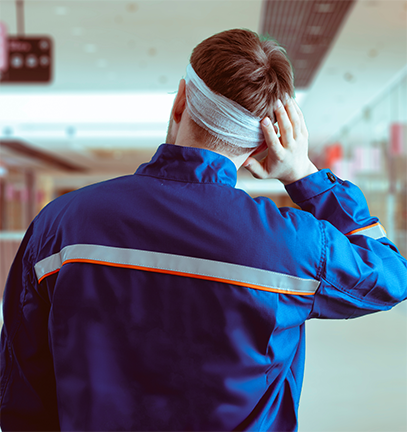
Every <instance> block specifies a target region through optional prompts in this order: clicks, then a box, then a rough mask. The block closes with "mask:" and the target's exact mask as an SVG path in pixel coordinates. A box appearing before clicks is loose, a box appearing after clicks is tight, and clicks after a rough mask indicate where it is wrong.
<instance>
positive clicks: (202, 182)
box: [134, 173, 236, 189]
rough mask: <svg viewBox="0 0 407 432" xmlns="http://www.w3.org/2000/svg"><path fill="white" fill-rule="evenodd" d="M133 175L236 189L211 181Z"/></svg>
mask: <svg viewBox="0 0 407 432" xmlns="http://www.w3.org/2000/svg"><path fill="white" fill-rule="evenodd" d="M134 175H137V176H141V177H151V178H154V179H157V180H168V181H174V182H179V183H187V184H188V183H193V184H209V185H213V186H221V187H228V188H232V189H236V187H235V186H232V185H230V184H226V183H219V182H213V181H199V180H181V179H177V178H170V177H158V176H153V175H151V174H139V173H135V174H134Z"/></svg>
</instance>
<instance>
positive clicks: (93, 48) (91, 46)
mask: <svg viewBox="0 0 407 432" xmlns="http://www.w3.org/2000/svg"><path fill="white" fill-rule="evenodd" d="M83 49H84V50H85V52H87V53H90V54H91V53H94V52H96V51H97V47H96V45H94V44H86V45H85V46H84V47H83Z"/></svg>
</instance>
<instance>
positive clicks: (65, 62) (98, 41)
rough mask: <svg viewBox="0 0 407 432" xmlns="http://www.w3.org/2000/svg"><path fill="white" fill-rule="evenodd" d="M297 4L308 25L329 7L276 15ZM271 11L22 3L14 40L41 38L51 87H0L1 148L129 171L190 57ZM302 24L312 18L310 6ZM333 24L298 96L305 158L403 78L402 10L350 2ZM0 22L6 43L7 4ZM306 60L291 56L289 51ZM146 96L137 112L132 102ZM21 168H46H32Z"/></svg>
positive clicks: (188, 1) (162, 118)
mask: <svg viewBox="0 0 407 432" xmlns="http://www.w3.org/2000/svg"><path fill="white" fill-rule="evenodd" d="M304 2H305V3H306V4H307V6H309V5H310V4H311V3H314V4H316V6H315V8H319V12H318V10H317V9H316V10H315V12H314V14H317V13H321V10H322V11H323V10H325V13H324V15H325V16H327V14H329V4H332V1H328V0H327V1H325V2H324V1H314V2H312V1H311V0H304V1H303V2H298V1H296V0H295V1H294V0H293V1H291V0H285V1H284V4H288V3H290V4H293V3H297V4H300V3H304ZM270 3H272V5H271V6H273V7H274V11H275V10H277V9H278V7H280V6H281V5H282V4H283V2H280V1H272V2H270V1H268V2H263V1H261V0H244V1H239V0H222V1H212V0H166V1H158V0H148V1H122V0H114V1H109V0H106V1H104V0H85V1H84V0H71V1H59V0H53V1H36V0H26V1H25V2H24V18H25V19H24V30H25V34H26V35H51V36H52V38H53V40H54V48H55V52H54V54H55V64H54V74H53V75H54V79H53V81H52V83H51V84H49V85H4V84H2V85H0V134H1V135H0V138H1V139H7V140H22V141H25V142H26V143H29V144H31V145H33V146H35V148H36V149H37V150H38V151H42V152H46V153H49V154H52V155H54V156H58V157H59V158H63V159H64V160H66V161H67V163H70V164H77V165H78V166H80V167H84V168H87V169H88V171H89V174H91V175H93V176H94V177H95V176H101V177H103V176H112V175H117V174H122V173H129V172H134V171H135V169H136V167H137V166H138V165H139V164H140V163H141V162H144V161H146V160H148V159H149V158H150V156H151V154H152V153H153V152H154V149H155V148H156V147H157V146H158V145H159V144H160V143H161V142H163V141H164V139H165V130H166V123H167V120H166V118H167V117H168V115H169V109H170V106H171V101H172V99H173V97H174V96H173V95H174V92H175V91H176V89H177V86H178V82H179V80H180V78H181V77H182V76H183V75H184V74H185V68H186V65H187V64H188V60H189V56H190V53H191V51H192V49H193V48H194V47H195V46H196V45H197V44H198V43H199V42H201V41H202V40H203V39H205V38H207V37H209V36H210V35H212V34H214V33H217V32H220V31H222V30H225V29H230V28H249V29H251V30H254V31H258V32H260V31H263V30H264V29H265V19H266V17H267V16H269V15H267V14H270V11H269V10H268V9H267V8H269V9H270ZM347 3H352V2H347ZM324 4H326V6H324ZM274 13H275V12H274ZM308 14H309V16H311V18H312V16H313V15H312V14H313V13H312V11H311V12H310V8H309V7H308ZM344 16H345V19H344V21H343V22H342V23H341V22H339V21H338V23H337V24H338V25H337V32H336V33H333V36H332V37H333V39H332V43H331V45H328V46H327V47H326V49H325V52H324V53H323V56H322V57H321V59H320V61H319V63H318V62H316V63H315V61H314V65H316V66H315V70H314V71H313V75H312V77H311V79H309V80H308V82H306V81H304V82H305V85H306V87H305V88H301V89H300V90H299V91H298V92H297V99H298V100H299V103H300V106H301V108H302V110H303V112H304V115H305V118H306V121H307V125H308V129H309V135H310V146H311V148H320V147H321V146H322V145H323V144H324V143H326V142H328V141H329V138H330V137H332V136H333V135H334V133H335V132H337V131H338V130H340V128H341V127H343V125H345V124H346V123H348V122H349V121H350V120H351V119H352V118H353V117H355V116H356V115H357V114H358V113H360V112H361V110H363V109H364V107H365V106H366V105H367V104H368V103H369V101H371V100H373V98H374V97H376V96H377V95H378V94H379V93H380V92H382V91H383V90H384V89H385V88H386V86H387V85H388V84H389V83H390V82H391V81H392V79H394V77H395V76H396V75H397V74H400V73H402V72H403V70H407V69H406V65H407V33H406V32H407V2H406V1H403V0H382V1H370V0H358V1H355V2H353V4H352V5H351V7H349V10H347V11H346V14H345V15H344ZM0 21H2V22H4V23H6V25H7V27H8V33H9V34H10V35H15V34H16V33H17V19H16V6H15V2H14V1H11V0H0ZM314 21H315V19H314ZM269 22H271V21H270V20H269ZM284 22H285V29H286V30H287V29H290V28H293V20H291V21H290V19H289V17H288V18H287V16H286V17H285V21H284ZM296 23H297V24H296V26H297V28H300V29H301V35H303V36H302V37H301V38H300V41H301V40H304V45H309V43H308V42H309V35H308V39H307V32H308V33H311V34H312V33H313V32H314V33H315V31H316V29H315V24H313V25H311V26H310V23H309V20H308V21H306V20H303V21H298V20H297V21H296ZM290 26H291V27H290ZM301 26H302V27H301ZM269 27H270V25H269ZM280 30H281V29H280ZM283 30H284V29H283ZM269 32H270V33H271V34H272V26H271V28H270V30H269ZM286 32H287V31H286ZM307 41H308V42H307ZM287 48H288V47H287ZM311 51H312V50H310V49H308V53H307V49H306V48H301V47H300V48H299V51H298V52H301V53H302V55H307V54H309V55H311V54H312V52H311ZM294 66H295V64H294ZM297 70H298V68H297ZM46 97H48V99H46ZM61 97H62V98H61ZM143 97H144V99H143ZM146 97H147V98H148V100H149V102H148V103H146V102H143V101H145V98H146ZM155 97H156V98H157V99H154V98H155ZM44 98H45V99H44ZM140 98H141V99H140ZM72 100H73V101H74V102H73V103H72ZM78 101H80V102H78ZM107 101H109V102H107ZM154 101H155V102H154ZM158 112H159V113H158ZM157 113H158V114H157ZM147 117H148V118H147ZM140 119H144V120H140ZM154 130H156V131H159V133H157V132H156V133H154ZM86 131H87V132H86ZM123 131H127V133H123ZM51 132H52V133H51ZM1 156H2V159H3V161H5V162H6V163H7V164H9V165H12V164H16V165H18V164H24V165H27V164H29V163H30V162H29V160H28V159H27V158H20V157H19V155H18V153H16V152H13V151H12V150H11V149H10V148H7V149H5V148H2V153H1ZM22 161H23V162H22ZM32 164H33V166H34V167H36V168H38V166H41V167H43V168H44V169H45V167H46V166H47V164H46V163H45V162H44V163H42V162H38V160H37V161H32ZM54 175H57V172H56V171H55V172H54ZM58 175H61V176H62V175H63V172H61V171H58Z"/></svg>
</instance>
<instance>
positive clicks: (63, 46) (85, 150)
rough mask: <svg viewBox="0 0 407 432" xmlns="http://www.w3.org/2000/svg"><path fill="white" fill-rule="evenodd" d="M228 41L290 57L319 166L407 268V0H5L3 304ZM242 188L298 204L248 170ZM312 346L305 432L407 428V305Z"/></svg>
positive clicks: (0, 165)
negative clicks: (27, 246) (42, 215)
mask: <svg viewBox="0 0 407 432" xmlns="http://www.w3.org/2000/svg"><path fill="white" fill-rule="evenodd" d="M231 28H248V29H251V30H254V31H256V32H258V33H260V34H263V35H266V34H267V35H270V36H271V37H273V38H276V39H277V40H278V41H279V42H280V43H281V44H282V45H283V46H284V47H285V48H286V50H287V53H288V55H289V57H290V59H291V62H292V65H293V69H294V76H295V85H296V99H297V101H298V103H299V105H300V107H301V109H302V110H303V113H304V116H305V118H306V122H307V126H308V129H309V136H310V155H311V158H312V160H313V161H314V163H315V164H316V165H317V166H318V168H331V169H332V170H333V171H334V172H335V173H336V174H337V175H338V176H339V177H341V178H342V179H346V180H350V181H352V182H354V183H355V184H357V185H358V186H359V187H360V188H361V189H362V191H363V192H364V193H365V196H366V198H367V201H368V204H369V208H370V210H371V213H372V214H374V215H375V216H378V217H379V218H380V220H381V222H382V224H383V225H384V227H385V229H386V231H387V235H388V237H389V238H390V240H392V241H393V242H394V243H395V244H396V245H397V246H398V248H399V249H400V251H401V253H402V254H403V255H404V256H406V255H407V143H406V140H407V2H406V1H402V0H382V1H370V0H355V1H347V0H346V1H345V0H344V1H330V0H303V1H296V0H285V1H281V0H275V1H270V0H243V1H239V0H221V1H212V0H182V1H179V0H166V1H158V0H148V1H146V0H145V1H139V0H137V1H122V0H106V1H105V0H66V1H60V0H53V1H51V0H49V1H37V0H25V1H18V0H17V1H15V0H0V158H1V160H0V254H1V256H0V298H1V295H2V291H3V289H4V284H5V280H6V276H7V272H8V269H9V267H10V264H11V262H12V259H13V256H14V255H15V253H16V250H17V248H18V245H19V242H20V241H21V239H22V236H23V234H24V231H25V230H26V229H27V227H28V225H29V223H30V221H31V220H32V219H33V218H34V217H35V215H36V214H37V213H38V212H39V211H40V210H41V208H43V206H44V205H46V204H47V203H48V202H49V201H50V200H52V199H54V198H55V197H57V196H59V195H61V194H64V193H67V192H69V191H72V190H74V189H77V188H79V187H83V186H85V185H87V184H90V183H94V182H97V181H102V180H105V179H108V178H112V177H116V176H120V175H125V174H132V173H134V171H135V170H136V168H137V167H138V166H139V165H140V164H141V163H143V162H146V161H148V160H149V159H150V158H151V156H152V155H153V153H154V152H155V149H156V148H157V146H158V145H159V144H161V143H163V142H164V141H165V136H166V129H167V124H168V118H169V113H170V109H171V105H172V102H173V99H174V94H175V92H176V90H177V87H178V83H179V80H180V78H182V77H183V76H184V75H185V70H186V66H187V64H188V61H189V56H190V53H191V51H192V49H193V48H194V47H195V46H196V45H197V44H198V43H199V42H201V41H202V40H203V39H205V38H207V37H209V36H211V35H213V34H215V33H217V32H220V31H223V30H226V29H231ZM237 187H239V188H242V189H244V190H246V191H247V192H248V193H249V194H251V195H252V196H257V195H265V196H269V197H270V198H271V199H273V200H274V201H275V202H276V204H277V205H279V206H289V205H293V203H292V202H291V200H290V198H289V197H288V195H287V194H286V192H285V189H284V187H282V185H281V184H280V183H279V182H278V181H273V180H269V181H261V180H255V179H253V178H251V176H250V175H249V174H248V173H247V172H245V171H244V170H240V171H239V173H238V185H237ZM78 223H80V221H78ZM307 334H308V341H307V345H308V354H307V363H306V375H305V381H304V389H303V397H302V400H301V405H300V423H299V424H300V428H299V430H300V432H305V431H308V432H317V431H321V432H322V431H324V432H329V431H369V432H371V431H383V432H390V431H404V432H405V431H406V430H407V308H406V305H404V304H402V305H399V306H397V307H396V308H394V309H393V310H392V311H390V312H385V313H381V314H377V315H372V316H368V317H366V318H362V319H356V320H351V321H346V322H345V321H344V322H340V321H330V322H328V321H324V322H322V321H315V322H310V323H308V331H307Z"/></svg>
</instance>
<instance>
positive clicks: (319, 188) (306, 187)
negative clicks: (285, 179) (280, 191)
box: [285, 169, 341, 204]
mask: <svg viewBox="0 0 407 432" xmlns="http://www.w3.org/2000/svg"><path fill="white" fill-rule="evenodd" d="M337 183H339V184H340V183H341V180H340V179H338V177H336V176H335V175H334V174H333V173H332V171H331V170H329V169H323V170H320V171H318V172H316V173H314V174H310V175H309V176H307V177H304V178H302V179H300V180H297V181H296V182H294V183H291V184H289V185H286V186H285V189H286V191H287V193H288V195H290V198H291V199H292V200H293V201H294V202H295V203H296V204H300V203H301V202H303V201H307V200H309V199H310V198H313V197H314V196H316V195H319V194H321V193H324V192H326V191H327V190H329V189H332V188H333V187H334V186H335V185H336V184H337Z"/></svg>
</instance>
